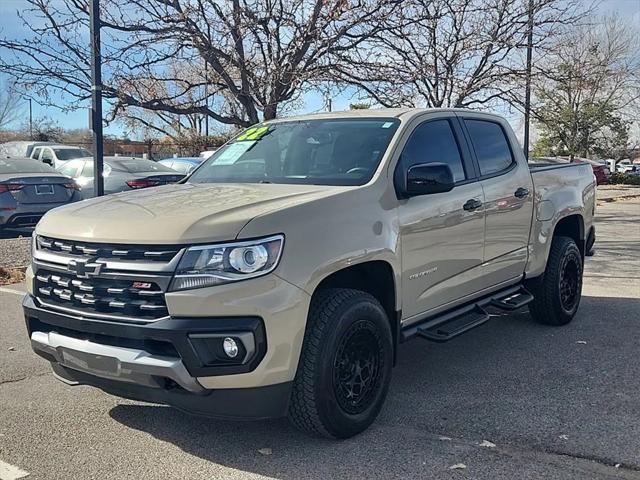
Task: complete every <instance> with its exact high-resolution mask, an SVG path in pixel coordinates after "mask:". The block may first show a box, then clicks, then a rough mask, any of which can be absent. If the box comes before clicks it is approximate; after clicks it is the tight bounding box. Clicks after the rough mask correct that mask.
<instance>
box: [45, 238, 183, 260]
mask: <svg viewBox="0 0 640 480" xmlns="http://www.w3.org/2000/svg"><path fill="white" fill-rule="evenodd" d="M37 241H38V248H39V249H42V250H44V251H49V252H54V253H56V252H57V253H67V254H70V255H80V256H85V255H88V256H92V257H100V258H103V259H121V260H148V261H155V262H168V261H170V260H171V259H172V258H173V257H175V256H176V254H177V253H178V252H179V251H180V249H179V248H176V247H175V246H163V245H145V246H140V245H120V244H105V243H89V242H76V241H70V240H58V239H54V238H49V237H42V236H38V239H37Z"/></svg>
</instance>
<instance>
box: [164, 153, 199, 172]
mask: <svg viewBox="0 0 640 480" xmlns="http://www.w3.org/2000/svg"><path fill="white" fill-rule="evenodd" d="M203 161H204V157H178V158H165V159H164V160H160V161H159V162H158V163H160V164H162V165H164V166H165V167H169V168H173V169H174V170H175V171H177V172H180V173H185V174H188V173H191V172H192V171H193V170H194V169H195V168H196V167H197V166H198V165H200V164H201V163H202V162H203Z"/></svg>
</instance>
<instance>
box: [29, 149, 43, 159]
mask: <svg viewBox="0 0 640 480" xmlns="http://www.w3.org/2000/svg"><path fill="white" fill-rule="evenodd" d="M40 152H42V148H40V147H38V148H35V149H34V150H33V152H31V158H34V159H36V160H37V159H38V158H40Z"/></svg>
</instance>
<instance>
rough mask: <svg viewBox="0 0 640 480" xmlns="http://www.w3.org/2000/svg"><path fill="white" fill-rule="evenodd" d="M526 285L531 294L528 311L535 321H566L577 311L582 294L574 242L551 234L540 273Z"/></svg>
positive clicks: (579, 261)
mask: <svg viewBox="0 0 640 480" xmlns="http://www.w3.org/2000/svg"><path fill="white" fill-rule="evenodd" d="M528 286H529V289H530V291H531V293H532V294H533V297H534V300H533V301H532V302H531V303H530V304H529V311H530V312H531V316H532V317H533V318H534V319H535V320H536V321H537V322H539V323H542V324H545V325H566V324H567V323H569V322H570V321H571V320H572V319H573V317H574V316H575V314H576V312H577V311H578V306H579V305H580V298H581V296H582V255H581V254H580V250H579V249H578V246H577V245H576V242H575V241H574V240H573V239H571V238H568V237H555V238H554V239H553V241H552V243H551V250H550V252H549V258H548V260H547V267H546V268H545V271H544V274H543V275H542V277H540V278H536V279H534V280H532V281H531V283H530V284H529V285H528Z"/></svg>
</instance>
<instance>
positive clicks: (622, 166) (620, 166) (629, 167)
mask: <svg viewBox="0 0 640 480" xmlns="http://www.w3.org/2000/svg"><path fill="white" fill-rule="evenodd" d="M635 166H636V165H634V164H633V163H631V160H629V159H628V158H625V159H624V160H620V161H619V162H618V163H616V172H618V173H630V172H632V171H634V170H635V168H634V167H635Z"/></svg>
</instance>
